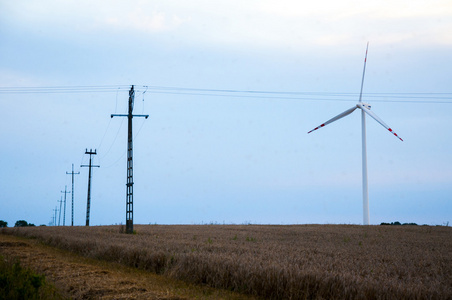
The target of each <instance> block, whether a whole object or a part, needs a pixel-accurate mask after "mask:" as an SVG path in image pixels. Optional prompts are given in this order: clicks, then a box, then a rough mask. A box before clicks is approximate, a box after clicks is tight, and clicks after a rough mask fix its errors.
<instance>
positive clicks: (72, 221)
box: [66, 164, 80, 226]
mask: <svg viewBox="0 0 452 300" xmlns="http://www.w3.org/2000/svg"><path fill="white" fill-rule="evenodd" d="M66 174H71V175H72V191H71V192H72V214H71V226H74V175H78V174H80V172H77V173H74V164H72V172H70V173H69V172H66Z"/></svg>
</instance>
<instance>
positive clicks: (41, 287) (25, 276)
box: [0, 256, 62, 300]
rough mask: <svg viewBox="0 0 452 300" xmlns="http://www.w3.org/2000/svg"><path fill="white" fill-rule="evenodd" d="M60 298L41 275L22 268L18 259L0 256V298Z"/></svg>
mask: <svg viewBox="0 0 452 300" xmlns="http://www.w3.org/2000/svg"><path fill="white" fill-rule="evenodd" d="M3 299H62V297H60V296H59V295H58V294H57V292H56V290H55V288H54V287H53V286H52V285H50V284H48V283H46V281H45V277H44V276H43V275H39V274H35V273H34V272H33V271H31V270H29V269H26V268H23V267H22V266H21V265H20V262H19V261H18V260H7V259H4V258H3V257H2V256H0V300H3Z"/></svg>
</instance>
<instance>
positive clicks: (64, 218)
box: [61, 185, 70, 226]
mask: <svg viewBox="0 0 452 300" xmlns="http://www.w3.org/2000/svg"><path fill="white" fill-rule="evenodd" d="M61 192H62V193H64V214H63V226H66V194H68V193H70V192H67V185H65V186H64V192H63V191H61Z"/></svg>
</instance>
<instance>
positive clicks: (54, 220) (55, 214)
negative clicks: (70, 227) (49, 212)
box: [53, 206, 58, 226]
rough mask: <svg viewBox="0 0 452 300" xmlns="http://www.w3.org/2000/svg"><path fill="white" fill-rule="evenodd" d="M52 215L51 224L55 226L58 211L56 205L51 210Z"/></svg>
mask: <svg viewBox="0 0 452 300" xmlns="http://www.w3.org/2000/svg"><path fill="white" fill-rule="evenodd" d="M53 212H54V216H53V226H56V216H57V212H58V206H55V209H54V210H53Z"/></svg>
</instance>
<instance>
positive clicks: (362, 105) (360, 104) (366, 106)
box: [356, 102, 371, 110]
mask: <svg viewBox="0 0 452 300" xmlns="http://www.w3.org/2000/svg"><path fill="white" fill-rule="evenodd" d="M356 107H358V108H363V107H365V108H367V109H368V110H370V108H371V106H370V104H368V103H364V102H360V103H358V104H356Z"/></svg>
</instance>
